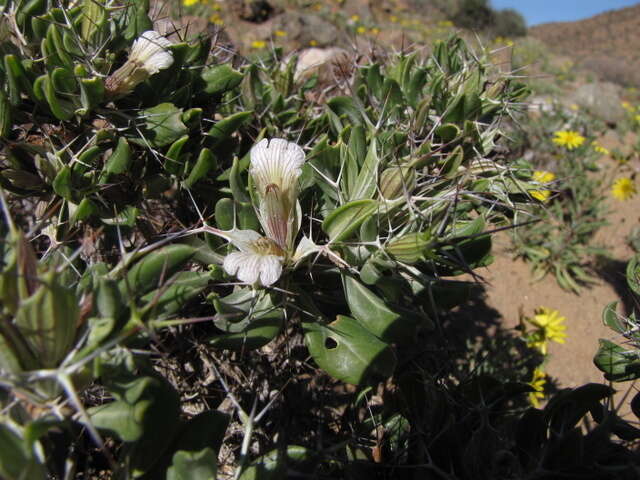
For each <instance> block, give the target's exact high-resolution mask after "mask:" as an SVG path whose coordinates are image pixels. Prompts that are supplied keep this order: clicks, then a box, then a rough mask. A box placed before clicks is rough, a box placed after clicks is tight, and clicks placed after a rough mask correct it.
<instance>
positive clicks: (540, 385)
mask: <svg viewBox="0 0 640 480" xmlns="http://www.w3.org/2000/svg"><path fill="white" fill-rule="evenodd" d="M546 383H547V375H546V373H544V372H543V371H542V370H541V369H539V368H536V369H535V370H534V371H533V378H532V379H531V381H530V382H529V385H530V386H531V387H532V388H533V389H534V391H533V392H530V393H529V403H531V405H533V406H534V407H535V408H538V407H539V406H540V400H542V399H543V398H544V386H545V384H546Z"/></svg>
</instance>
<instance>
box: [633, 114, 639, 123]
mask: <svg viewBox="0 0 640 480" xmlns="http://www.w3.org/2000/svg"><path fill="white" fill-rule="evenodd" d="M633 119H634V120H635V121H636V122H637V123H640V115H636V116H635V117H633Z"/></svg>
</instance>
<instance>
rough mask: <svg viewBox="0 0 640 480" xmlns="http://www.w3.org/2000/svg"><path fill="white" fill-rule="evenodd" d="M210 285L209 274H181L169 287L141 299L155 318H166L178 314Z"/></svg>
mask: <svg viewBox="0 0 640 480" xmlns="http://www.w3.org/2000/svg"><path fill="white" fill-rule="evenodd" d="M208 283H209V274H208V273H203V272H180V273H178V274H176V275H175V277H174V278H173V279H172V280H171V285H169V287H166V288H165V287H164V286H163V287H162V288H160V289H158V290H157V291H155V290H154V291H151V292H149V293H147V294H146V295H145V296H143V297H142V298H141V300H142V302H143V303H146V304H148V306H147V308H148V309H149V311H150V312H151V314H152V316H153V318H158V319H161V318H166V317H169V316H171V315H174V314H175V313H177V312H178V311H179V310H180V309H181V308H182V307H183V306H184V305H185V304H186V303H187V302H189V301H190V300H193V299H194V298H196V297H197V296H198V295H200V293H201V292H202V291H203V290H204V289H205V287H206V286H207V285H208Z"/></svg>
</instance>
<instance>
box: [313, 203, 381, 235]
mask: <svg viewBox="0 0 640 480" xmlns="http://www.w3.org/2000/svg"><path fill="white" fill-rule="evenodd" d="M377 210H378V202H376V201H375V200H371V199H363V200H354V201H353V202H349V203H347V204H345V205H342V206H341V207H339V208H337V209H335V210H334V211H333V212H331V213H330V214H329V215H328V216H327V218H325V220H324V222H322V230H323V231H324V232H325V233H326V234H327V235H329V239H330V241H332V242H339V241H342V240H346V239H347V238H349V236H350V235H351V234H353V233H354V232H355V231H356V230H357V229H358V228H360V225H361V224H362V222H364V221H365V220H367V219H368V218H369V217H370V216H371V215H373V214H374V212H376V211H377Z"/></svg>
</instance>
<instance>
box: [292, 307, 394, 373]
mask: <svg viewBox="0 0 640 480" xmlns="http://www.w3.org/2000/svg"><path fill="white" fill-rule="evenodd" d="M302 327H303V330H304V334H305V343H306V344H307V348H308V349H309V353H310V354H311V356H312V357H313V359H314V360H315V362H316V363H317V364H318V366H319V367H320V368H322V369H323V370H324V371H325V372H327V373H328V374H329V375H331V376H332V377H334V378H336V379H338V380H340V381H343V382H346V383H351V384H353V385H359V384H361V383H365V382H367V381H368V380H379V379H381V378H387V377H389V376H391V374H392V373H393V370H394V368H395V363H396V359H395V355H394V353H393V351H392V350H391V347H390V346H389V345H388V344H387V343H385V342H383V341H382V340H380V339H379V338H377V337H376V336H375V335H374V334H372V333H371V332H369V330H367V329H366V328H364V327H363V326H362V325H360V323H358V321H357V320H354V319H353V318H350V317H345V316H342V315H338V318H337V319H336V320H335V321H333V322H331V323H330V324H328V325H323V324H320V323H312V322H305V323H303V325H302Z"/></svg>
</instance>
